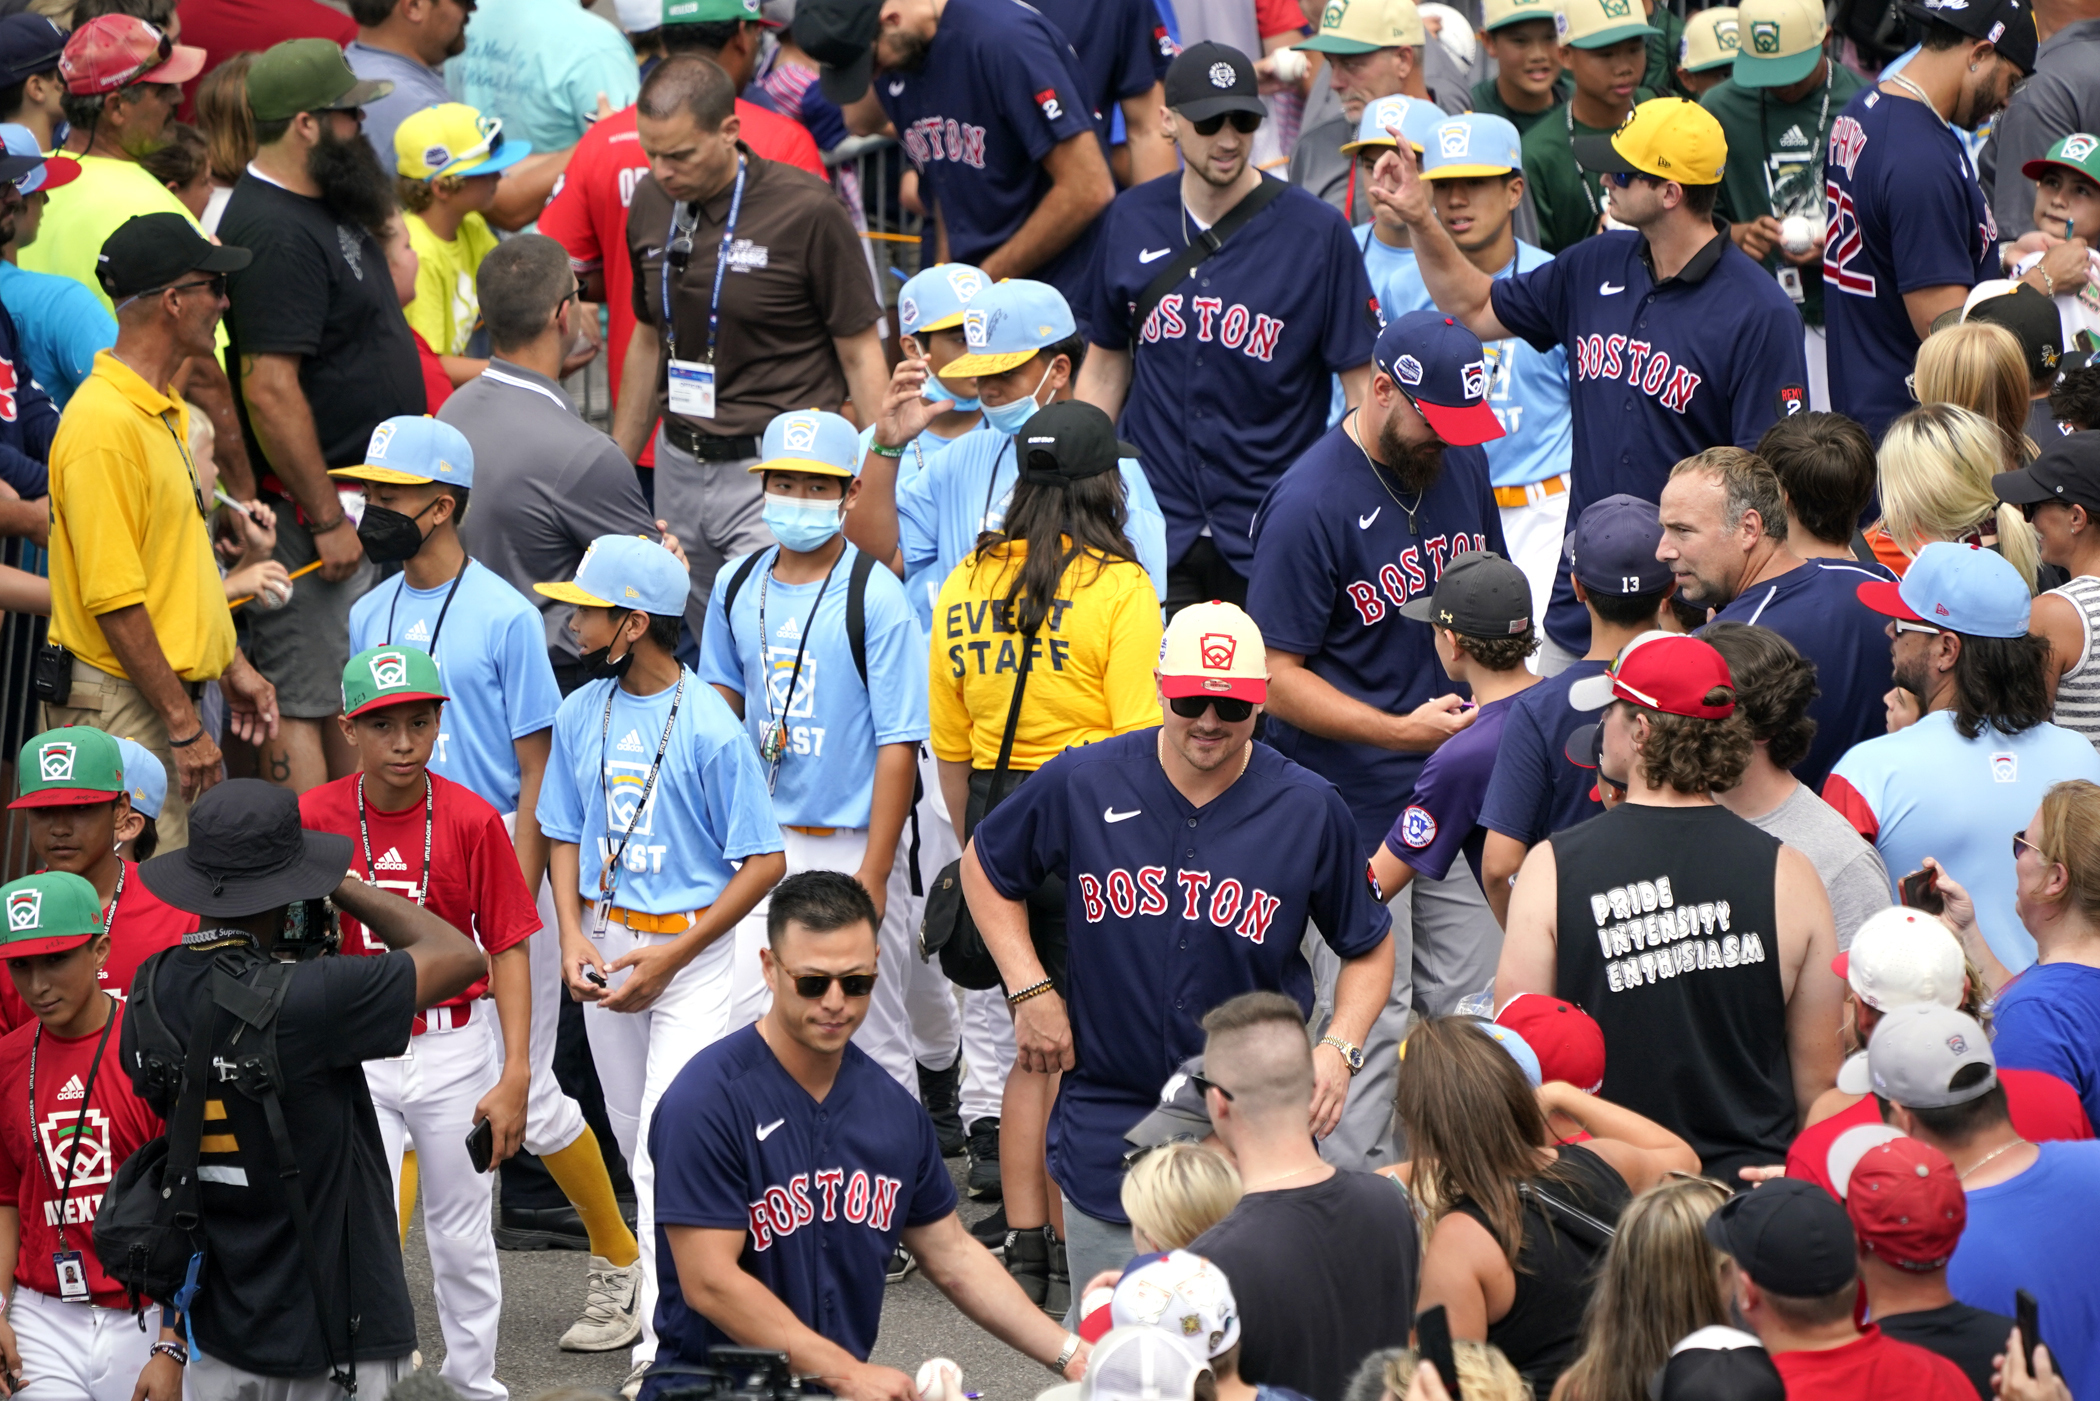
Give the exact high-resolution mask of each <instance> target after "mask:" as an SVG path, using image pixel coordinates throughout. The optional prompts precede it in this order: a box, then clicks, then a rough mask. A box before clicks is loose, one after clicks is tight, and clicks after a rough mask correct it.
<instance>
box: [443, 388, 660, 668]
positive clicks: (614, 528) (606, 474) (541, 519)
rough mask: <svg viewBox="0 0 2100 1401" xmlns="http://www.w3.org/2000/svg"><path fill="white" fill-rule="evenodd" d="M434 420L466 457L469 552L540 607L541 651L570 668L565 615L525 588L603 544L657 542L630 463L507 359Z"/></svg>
mask: <svg viewBox="0 0 2100 1401" xmlns="http://www.w3.org/2000/svg"><path fill="white" fill-rule="evenodd" d="M438 417H439V418H440V419H441V420H443V421H444V422H446V423H449V424H451V425H452V426H453V427H454V428H457V429H458V430H459V431H460V432H462V433H464V434H466V437H467V442H468V444H469V445H470V446H472V447H473V449H474V493H473V498H474V499H473V501H472V502H471V503H470V505H469V508H468V511H467V518H466V519H465V520H463V521H461V522H460V526H459V535H460V539H461V541H462V542H463V543H464V544H465V545H466V547H467V553H468V554H471V555H472V556H473V557H474V558H476V559H478V560H480V561H481V562H482V563H483V564H485V565H487V566H488V567H489V568H490V569H493V570H494V571H496V573H498V574H500V575H502V576H503V578H504V579H505V580H507V581H509V583H510V585H511V587H513V588H515V589H516V590H517V591H518V592H519V593H521V594H524V595H525V597H527V598H529V599H531V600H532V601H533V603H535V604H536V605H538V607H539V610H540V613H541V616H542V617H544V618H545V619H546V623H547V651H548V652H549V653H550V654H551V655H552V656H553V658H554V660H555V661H556V662H568V661H574V660H575V659H576V655H577V653H576V639H575V638H573V637H571V636H570V635H569V629H568V626H567V625H568V621H569V606H568V605H567V604H565V603H556V602H555V601H554V600H553V599H550V598H548V597H546V596H545V595H544V594H539V593H535V592H533V588H532V586H533V585H534V584H539V583H551V582H553V581H555V580H557V579H567V578H569V577H571V576H572V575H574V574H575V572H576V564H577V561H578V560H581V559H582V558H583V552H584V550H585V549H586V548H587V547H588V546H589V545H590V543H591V541H593V540H595V539H597V538H598V537H599V536H601V535H647V536H649V537H650V538H651V539H655V538H656V523H655V521H654V520H652V519H651V518H650V515H649V506H648V503H647V502H646V501H644V500H643V499H642V488H641V483H640V481H639V480H638V479H637V478H636V477H635V474H634V464H633V463H631V462H629V461H628V460H627V455H626V454H625V453H623V452H621V451H620V449H619V447H618V446H617V445H615V444H614V442H613V440H612V439H610V438H608V437H606V436H605V435H604V434H603V433H600V432H599V431H598V430H597V429H595V428H593V427H591V425H589V424H588V423H585V422H584V421H583V420H582V419H581V418H578V417H577V416H576V405H575V402H574V401H573V400H571V399H570V398H569V396H568V395H567V394H565V393H563V392H562V387H561V386H560V385H558V384H556V383H555V382H554V381H553V380H551V379H548V378H547V377H546V376H545V375H541V374H536V373H534V372H533V371H531V370H528V369H525V368H523V367H521V366H518V365H513V364H512V363H510V361H508V360H501V359H497V360H491V361H490V362H489V368H488V369H487V371H485V372H484V373H483V374H482V375H481V376H480V377H479V378H477V379H472V380H469V381H468V382H467V383H465V384H463V385H461V386H460V387H459V388H458V389H457V390H455V391H453V394H452V397H451V398H449V399H447V400H446V401H445V406H444V408H442V409H440V410H439V411H438Z"/></svg>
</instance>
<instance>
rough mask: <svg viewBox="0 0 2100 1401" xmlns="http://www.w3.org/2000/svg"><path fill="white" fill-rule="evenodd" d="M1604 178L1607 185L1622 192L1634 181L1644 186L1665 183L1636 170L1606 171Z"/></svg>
mask: <svg viewBox="0 0 2100 1401" xmlns="http://www.w3.org/2000/svg"><path fill="white" fill-rule="evenodd" d="M1604 178H1605V180H1606V181H1607V182H1608V183H1610V184H1613V185H1617V186H1618V187H1619V188H1620V189H1622V190H1623V189H1626V188H1627V187H1628V186H1630V185H1632V184H1633V182H1634V181H1636V180H1638V181H1640V182H1641V183H1642V184H1644V185H1661V184H1664V183H1666V182H1665V181H1662V180H1658V179H1656V178H1655V177H1654V176H1653V175H1649V174H1647V173H1645V172H1643V171H1638V170H1611V171H1606V172H1605V175H1604Z"/></svg>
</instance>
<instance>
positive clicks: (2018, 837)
mask: <svg viewBox="0 0 2100 1401" xmlns="http://www.w3.org/2000/svg"><path fill="white" fill-rule="evenodd" d="M2023 846H2024V847H2026V848H2027V849H2028V850H2029V851H2031V852H2033V853H2034V855H2035V859H2036V860H2038V861H2040V862H2042V863H2043V864H2044V865H2048V864H2050V862H2049V858H2048V857H2047V856H2045V855H2043V854H2042V849H2041V848H2040V847H2038V846H2036V845H2035V844H2034V843H2033V842H2031V841H2028V840H2027V834H2026V833H2025V832H2015V833H2013V860H2014V861H2018V860H2019V859H2020V848H2021V847H2023Z"/></svg>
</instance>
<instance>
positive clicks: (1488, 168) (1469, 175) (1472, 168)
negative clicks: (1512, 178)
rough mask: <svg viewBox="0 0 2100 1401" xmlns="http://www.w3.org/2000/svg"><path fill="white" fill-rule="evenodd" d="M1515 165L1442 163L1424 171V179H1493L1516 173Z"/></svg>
mask: <svg viewBox="0 0 2100 1401" xmlns="http://www.w3.org/2000/svg"><path fill="white" fill-rule="evenodd" d="M1516 169H1517V168H1516V167H1515V166H1513V165H1440V166H1438V167H1436V169H1434V170H1425V171H1423V172H1422V178H1423V179H1424V180H1492V179H1493V178H1494V177H1496V176H1497V175H1514V174H1516Z"/></svg>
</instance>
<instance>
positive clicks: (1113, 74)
mask: <svg viewBox="0 0 2100 1401" xmlns="http://www.w3.org/2000/svg"><path fill="white" fill-rule="evenodd" d="M1043 13H1044V14H1045V15H1047V16H1048V17H1049V18H1050V20H1051V22H1052V23H1054V24H1055V25H1056V26H1057V29H1058V32H1059V33H1060V34H1062V35H1064V37H1065V38H1066V39H1067V40H1068V41H1070V43H1071V45H1072V53H1073V55H1074V56H1075V57H1076V58H1077V59H1078V63H1077V64H1076V65H1075V66H1076V69H1077V71H1078V73H1079V81H1080V82H1081V83H1082V84H1084V85H1085V86H1084V87H1083V88H1082V89H1081V91H1080V96H1081V97H1082V98H1083V99H1084V100H1085V101H1087V102H1088V103H1090V104H1091V105H1092V107H1093V111H1094V117H1095V121H1096V124H1097V125H1098V126H1099V128H1100V130H1101V132H1102V134H1103V135H1104V136H1106V135H1107V134H1108V128H1109V121H1110V113H1111V112H1113V111H1114V110H1115V107H1116V104H1117V103H1119V102H1121V101H1123V99H1125V98H1127V97H1143V96H1144V95H1145V94H1146V93H1148V92H1150V91H1152V85H1153V84H1154V83H1157V82H1158V81H1159V80H1160V79H1161V78H1163V77H1165V76H1166V73H1167V64H1168V63H1169V62H1171V61H1172V59H1173V57H1174V55H1173V52H1172V49H1171V47H1168V48H1166V49H1164V50H1163V49H1162V46H1161V44H1160V42H1159V41H1160V38H1161V35H1162V30H1161V28H1160V23H1159V12H1158V11H1157V10H1155V9H1154V8H1153V6H1152V0H1058V3H1057V4H1055V5H1049V6H1045V7H1044V8H1043Z"/></svg>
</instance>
